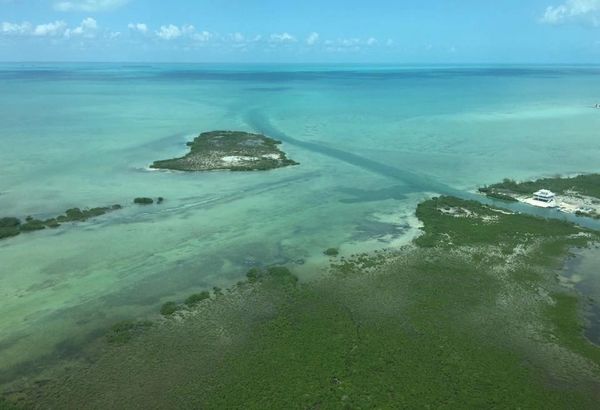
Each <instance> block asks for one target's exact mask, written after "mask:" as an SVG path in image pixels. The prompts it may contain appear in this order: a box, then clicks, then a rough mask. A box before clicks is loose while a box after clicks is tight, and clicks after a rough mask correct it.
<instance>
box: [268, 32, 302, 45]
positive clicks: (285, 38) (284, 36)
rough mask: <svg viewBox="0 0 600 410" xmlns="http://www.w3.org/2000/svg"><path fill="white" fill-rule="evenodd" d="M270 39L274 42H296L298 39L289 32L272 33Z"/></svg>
mask: <svg viewBox="0 0 600 410" xmlns="http://www.w3.org/2000/svg"><path fill="white" fill-rule="evenodd" d="M270 39H271V42H272V43H295V42H296V41H297V40H296V37H294V36H292V35H291V34H289V33H281V34H277V33H276V34H271V37H270Z"/></svg>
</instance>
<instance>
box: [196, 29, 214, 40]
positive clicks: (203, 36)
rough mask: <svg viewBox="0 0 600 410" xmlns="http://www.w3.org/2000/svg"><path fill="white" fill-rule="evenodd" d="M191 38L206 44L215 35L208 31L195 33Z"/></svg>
mask: <svg viewBox="0 0 600 410" xmlns="http://www.w3.org/2000/svg"><path fill="white" fill-rule="evenodd" d="M191 37H192V39H193V40H196V41H201V42H205V41H209V40H210V39H212V38H213V34H212V33H210V32H208V31H201V32H200V33H193V34H192V35H191Z"/></svg>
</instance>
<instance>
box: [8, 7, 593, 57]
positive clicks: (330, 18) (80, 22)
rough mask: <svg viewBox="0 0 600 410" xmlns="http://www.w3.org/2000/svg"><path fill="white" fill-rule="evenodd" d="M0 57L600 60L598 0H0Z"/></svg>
mask: <svg viewBox="0 0 600 410" xmlns="http://www.w3.org/2000/svg"><path fill="white" fill-rule="evenodd" d="M0 61H5V62H6V61H82V62H85V61H119V62H127V61H131V62H239V63H254V62H256V63H261V62H264V63H269V62H270V63H404V64H419V63H420V64H430V63H431V64H435V63H439V64H444V63H473V64H477V63H507V64H512V63H540V64H545V63H574V64H585V63H600V0H502V1H488V0H370V1H364V0H295V1H286V0H278V1H276V0H170V1H165V0H0Z"/></svg>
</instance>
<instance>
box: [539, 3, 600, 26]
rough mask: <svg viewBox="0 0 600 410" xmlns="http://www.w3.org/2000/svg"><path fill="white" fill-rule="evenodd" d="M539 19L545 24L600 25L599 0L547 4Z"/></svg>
mask: <svg viewBox="0 0 600 410" xmlns="http://www.w3.org/2000/svg"><path fill="white" fill-rule="evenodd" d="M540 21H541V22H542V23H546V24H564V23H586V24H592V25H594V26H600V0H566V2H565V3H563V4H560V5H558V6H548V7H547V8H546V11H545V12H544V15H543V16H542V17H541V19H540Z"/></svg>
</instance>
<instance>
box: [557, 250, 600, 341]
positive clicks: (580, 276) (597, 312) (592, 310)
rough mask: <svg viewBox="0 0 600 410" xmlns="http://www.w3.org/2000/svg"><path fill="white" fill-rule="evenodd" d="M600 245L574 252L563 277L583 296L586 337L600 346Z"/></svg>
mask: <svg viewBox="0 0 600 410" xmlns="http://www.w3.org/2000/svg"><path fill="white" fill-rule="evenodd" d="M598 249H600V245H599V244H596V245H595V246H592V247H590V248H586V249H574V250H572V251H571V252H572V255H571V257H570V258H569V259H568V260H567V262H566V263H565V269H564V272H563V276H564V277H566V278H567V280H568V282H567V283H568V284H569V285H571V286H573V287H575V289H577V290H578V291H579V292H580V293H581V294H582V295H583V296H584V300H583V308H584V316H585V322H586V323H585V325H586V326H585V336H586V337H587V338H588V339H589V340H590V341H591V342H593V343H595V344H597V345H599V346H600V252H599V251H598Z"/></svg>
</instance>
